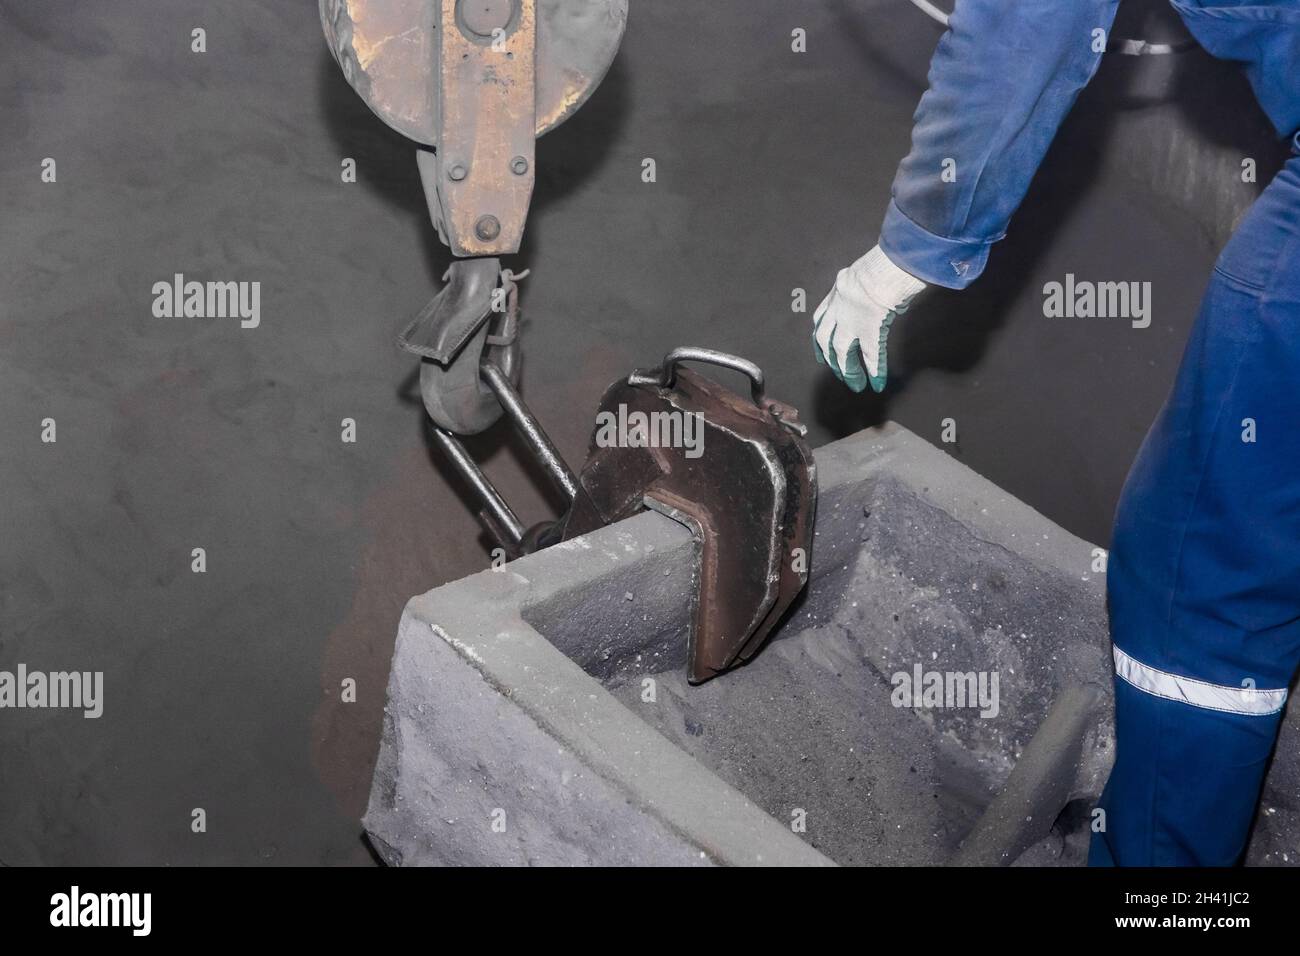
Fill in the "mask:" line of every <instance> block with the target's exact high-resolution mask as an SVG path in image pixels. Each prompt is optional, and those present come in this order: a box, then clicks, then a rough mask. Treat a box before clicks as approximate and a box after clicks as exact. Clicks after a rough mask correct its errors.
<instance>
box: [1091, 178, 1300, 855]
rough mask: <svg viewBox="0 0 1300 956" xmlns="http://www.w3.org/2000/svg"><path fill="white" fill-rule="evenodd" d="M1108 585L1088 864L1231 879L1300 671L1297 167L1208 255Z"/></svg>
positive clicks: (1129, 488) (1130, 483)
mask: <svg viewBox="0 0 1300 956" xmlns="http://www.w3.org/2000/svg"><path fill="white" fill-rule="evenodd" d="M1108 581H1109V603H1110V620H1111V637H1112V639H1113V641H1114V645H1115V664H1116V678H1115V718H1116V735H1117V741H1116V748H1117V749H1116V759H1115V766H1114V768H1113V769H1112V771H1111V775H1110V780H1109V782H1108V783H1107V785H1106V789H1105V792H1104V793H1103V794H1102V799H1101V807H1102V808H1103V809H1104V811H1105V814H1104V817H1099V820H1098V823H1099V824H1100V825H1101V826H1104V830H1103V831H1100V832H1097V833H1095V835H1094V836H1093V840H1092V848H1091V852H1090V855H1089V862H1090V863H1091V864H1093V865H1116V864H1117V865H1121V866H1171V865H1188V866H1228V865H1231V864H1233V863H1235V862H1236V861H1237V860H1238V858H1239V857H1240V855H1241V853H1242V850H1243V848H1244V846H1245V842H1246V838H1247V836H1248V833H1249V830H1250V825H1251V822H1252V820H1253V819H1254V814H1255V806H1256V803H1257V801H1258V799H1259V792H1260V787H1261V785H1262V782H1263V776H1264V770H1265V768H1266V766H1267V763H1268V759H1269V755H1270V753H1271V751H1272V748H1273V743H1274V740H1275V739H1276V736H1277V731H1278V726H1279V724H1280V722H1281V716H1282V715H1281V711H1282V707H1283V705H1284V702H1285V699H1286V688H1287V686H1288V684H1289V683H1290V681H1291V679H1292V677H1293V676H1294V674H1295V671H1296V667H1297V664H1298V663H1300V156H1297V157H1293V158H1292V159H1291V160H1290V162H1288V163H1287V164H1286V166H1285V167H1284V168H1283V169H1282V171H1281V172H1280V173H1279V174H1278V176H1277V177H1276V179H1274V181H1273V182H1272V183H1271V184H1269V186H1268V188H1267V189H1266V190H1265V191H1264V193H1263V195H1261V196H1260V198H1259V199H1258V200H1257V201H1256V203H1255V205H1254V207H1253V208H1252V209H1251V210H1250V212H1249V213H1248V214H1247V216H1246V218H1245V220H1244V221H1243V223H1242V225H1241V226H1240V228H1239V229H1238V230H1237V233H1236V234H1235V235H1234V236H1233V238H1232V240H1231V242H1229V243H1228V246H1227V248H1226V249H1224V251H1223V254H1222V255H1221V256H1220V257H1219V261H1218V263H1217V265H1216V266H1215V270H1214V274H1213V276H1212V278H1211V280H1210V284H1209V287H1208V289H1207V291H1206V293H1205V299H1204V301H1203V303H1202V305H1201V310H1200V314H1199V316H1198V317H1197V320H1196V325H1195V328H1194V329H1193V331H1192V334H1191V338H1190V339H1189V341H1188V343H1187V350H1186V353H1185V354H1184V356H1183V361H1182V366H1181V367H1180V369H1179V372H1178V377H1177V379H1176V381H1175V383H1174V387H1173V391H1172V393H1171V394H1170V396H1169V399H1168V401H1167V402H1166V404H1165V407H1164V409H1163V410H1162V411H1161V413H1160V415H1159V417H1158V418H1157V419H1156V422H1155V424H1154V425H1153V426H1152V428H1151V431H1150V433H1149V434H1148V435H1147V438H1146V440H1145V442H1144V443H1143V445H1142V449H1141V451H1140V452H1139V454H1138V457H1137V460H1136V462H1135V463H1134V465H1133V468H1132V471H1130V473H1129V476H1128V480H1127V482H1126V483H1125V486H1124V491H1123V494H1122V496H1121V498H1120V503H1119V508H1118V510H1117V512H1116V518H1115V532H1114V538H1113V541H1112V546H1111V555H1110V563H1109V574H1108Z"/></svg>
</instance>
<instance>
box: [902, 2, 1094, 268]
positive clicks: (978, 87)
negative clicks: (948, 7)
mask: <svg viewBox="0 0 1300 956" xmlns="http://www.w3.org/2000/svg"><path fill="white" fill-rule="evenodd" d="M1117 5H1118V0H957V5H956V9H955V10H954V11H953V14H952V17H951V18H950V20H949V25H948V30H947V32H946V33H945V34H944V35H943V38H942V39H941V40H940V41H939V45H938V47H937V48H936V49H935V52H934V57H933V58H932V59H931V61H930V72H929V89H928V90H927V91H926V93H925V95H924V96H922V97H921V103H920V105H919V106H918V107H917V109H916V115H915V125H914V127H913V130H912V150H911V152H910V153H908V155H907V158H906V159H904V160H903V162H902V164H901V165H900V166H899V168H898V173H897V175H896V176H895V178H894V185H893V190H892V200H891V202H890V204H889V209H888V211H887V212H886V214H885V221H884V225H883V226H882V227H881V234H880V245H881V248H882V249H883V250H884V252H885V254H886V255H888V256H889V258H890V259H891V260H893V261H894V263H895V264H897V265H899V266H901V267H902V268H904V269H906V270H907V271H908V272H910V273H911V274H912V275H914V276H916V277H917V278H918V279H923V280H924V281H926V282H929V283H933V284H935V285H941V286H946V287H948V288H950V289H962V288H965V287H966V286H968V285H970V283H972V282H974V281H975V279H976V278H977V277H978V276H979V274H980V273H981V272H983V271H984V266H985V263H986V262H987V261H988V253H989V247H990V246H991V245H992V244H993V243H995V242H997V241H998V240H999V239H1001V238H1002V237H1003V236H1004V235H1005V234H1006V228H1007V223H1008V222H1009V221H1010V219H1011V216H1012V214H1013V213H1014V212H1015V210H1016V208H1017V207H1018V206H1019V205H1020V201H1021V200H1022V199H1023V198H1024V195H1025V192H1026V190H1027V189H1028V188H1029V182H1030V180H1031V179H1032V178H1033V175H1034V172H1035V171H1036V170H1037V169H1038V165H1039V163H1041V162H1042V159H1043V156H1044V154H1045V153H1046V152H1047V147H1048V145H1049V144H1050V143H1051V141H1052V138H1053V136H1055V135H1056V130H1057V128H1058V127H1059V126H1060V124H1061V121H1062V120H1063V119H1064V118H1065V114H1066V113H1068V112H1069V110H1070V107H1071V106H1073V105H1074V101H1075V98H1076V97H1077V96H1078V94H1079V91H1080V90H1082V89H1083V87H1084V86H1086V85H1087V84H1088V81H1089V80H1090V79H1092V76H1093V74H1094V73H1095V72H1096V71H1097V66H1098V64H1099V63H1100V62H1101V57H1102V53H1103V52H1104V51H1105V48H1106V39H1107V36H1108V34H1109V31H1110V26H1111V22H1112V21H1113V20H1114V17H1115V9H1116V7H1117Z"/></svg>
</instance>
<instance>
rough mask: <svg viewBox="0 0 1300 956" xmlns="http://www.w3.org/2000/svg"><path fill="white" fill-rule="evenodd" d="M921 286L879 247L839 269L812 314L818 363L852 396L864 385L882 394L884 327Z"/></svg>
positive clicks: (886, 333)
mask: <svg viewBox="0 0 1300 956" xmlns="http://www.w3.org/2000/svg"><path fill="white" fill-rule="evenodd" d="M925 287H926V286H925V283H924V282H922V281H921V280H920V279H917V278H915V277H914V276H912V275H911V274H910V273H907V272H904V271H903V270H902V269H900V268H899V267H898V266H896V265H894V264H893V263H892V262H890V261H889V258H888V257H887V256H886V255H885V254H884V253H883V252H882V251H881V249H880V246H876V247H875V248H874V249H872V250H871V251H870V252H868V253H867V254H866V255H865V256H863V257H862V258H861V259H859V260H858V261H857V262H855V263H853V265H851V266H849V267H848V268H847V269H841V270H840V274H839V275H838V276H837V277H836V279H835V288H833V289H831V291H830V293H829V294H828V295H827V296H826V298H825V299H823V300H822V304H821V305H819V306H817V311H816V312H815V313H813V340H814V341H815V342H816V344H817V361H818V362H824V363H825V364H827V365H829V366H830V367H831V371H832V372H834V373H835V377H836V378H838V379H839V380H840V381H841V382H843V383H844V384H845V385H847V386H848V387H849V388H851V389H853V391H855V392H860V391H862V390H863V389H864V388H866V387H867V383H868V382H870V383H871V387H872V388H873V389H874V390H875V391H877V392H881V391H884V388H885V376H886V375H887V374H888V373H889V368H888V363H887V362H886V357H885V341H886V340H887V339H888V338H889V327H890V325H892V324H893V322H894V317H895V316H899V315H902V314H903V313H904V312H906V311H907V307H908V306H909V305H911V303H912V300H913V299H914V298H916V296H917V294H918V293H919V292H921V291H922V290H924V289H925Z"/></svg>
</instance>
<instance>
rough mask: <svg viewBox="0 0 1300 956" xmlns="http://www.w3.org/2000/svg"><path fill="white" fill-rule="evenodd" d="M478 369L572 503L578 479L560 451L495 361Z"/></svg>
mask: <svg viewBox="0 0 1300 956" xmlns="http://www.w3.org/2000/svg"><path fill="white" fill-rule="evenodd" d="M481 370H482V372H483V378H484V379H485V380H486V381H487V384H488V387H489V388H491V389H492V391H493V393H494V394H495V395H496V397H497V400H498V401H500V402H501V407H502V408H504V409H505V410H506V414H507V415H509V416H510V418H511V419H512V420H513V421H514V423H515V425H516V426H517V427H518V428H519V431H520V433H521V434H522V435H523V436H524V439H525V440H526V441H527V442H528V444H529V445H531V446H532V448H533V451H534V452H536V453H537V457H538V458H540V459H541V461H542V464H543V465H544V466H545V467H546V470H547V471H549V472H550V473H551V476H552V477H553V478H554V479H555V480H556V482H557V483H558V484H559V486H560V488H561V489H563V491H564V493H565V495H567V496H568V499H569V500H570V501H572V500H573V499H574V498H576V497H577V496H578V479H577V477H576V476H575V475H574V474H573V472H572V470H570V468H569V466H568V465H567V464H566V463H565V461H564V459H563V458H562V457H560V452H559V449H557V448H556V447H555V445H554V444H553V443H552V442H551V439H550V436H548V435H547V434H546V432H545V430H543V428H542V424H541V422H539V421H538V420H537V419H536V418H535V417H534V416H533V413H532V412H530V411H529V410H528V407H527V406H526V405H524V402H523V399H521V398H520V397H519V393H518V392H517V391H515V387H514V385H512V384H511V382H510V379H509V378H508V377H507V376H506V374H505V372H503V371H501V368H500V367H499V366H498V365H497V364H496V363H495V362H492V361H489V360H486V359H485V360H484V361H483V364H482V366H481ZM462 450H463V449H462Z"/></svg>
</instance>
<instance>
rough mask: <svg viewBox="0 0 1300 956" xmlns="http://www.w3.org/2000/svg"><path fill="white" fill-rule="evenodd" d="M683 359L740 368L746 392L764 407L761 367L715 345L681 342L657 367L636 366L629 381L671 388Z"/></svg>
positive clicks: (737, 369)
mask: <svg viewBox="0 0 1300 956" xmlns="http://www.w3.org/2000/svg"><path fill="white" fill-rule="evenodd" d="M682 362H703V363H705V364H706V365H716V366H717V367H719V368H727V369H731V370H732V371H734V372H740V373H741V374H742V375H745V376H746V377H748V378H749V393H750V396H751V397H752V398H753V399H754V404H755V405H757V406H758V407H759V408H762V409H766V408H767V404H766V398H765V397H764V381H763V370H762V369H761V368H759V367H758V366H757V365H755V364H754V363H753V362H751V361H749V359H743V358H741V357H740V356H739V355H731V354H729V353H727V352H719V351H717V350H716V349H705V348H700V347H698V346H694V345H683V346H681V347H680V348H675V349H673V350H672V351H671V352H669V353H668V354H667V355H665V356H664V360H663V364H662V365H660V366H659V367H658V368H652V369H637V370H636V371H635V372H633V373H632V374H631V375H629V376H628V377H627V383H628V384H629V385H653V386H657V387H659V388H672V387H673V386H674V385H676V384H677V366H678V365H680V364H681V363H682Z"/></svg>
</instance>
